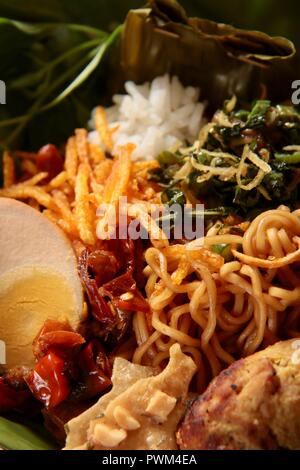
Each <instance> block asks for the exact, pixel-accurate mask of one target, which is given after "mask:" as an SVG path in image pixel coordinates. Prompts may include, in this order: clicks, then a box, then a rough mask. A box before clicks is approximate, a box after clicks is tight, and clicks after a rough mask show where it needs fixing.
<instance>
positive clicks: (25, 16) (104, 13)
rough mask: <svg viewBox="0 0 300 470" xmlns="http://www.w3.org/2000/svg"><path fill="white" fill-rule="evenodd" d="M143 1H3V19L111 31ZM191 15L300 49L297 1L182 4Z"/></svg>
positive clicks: (222, 0)
mask: <svg viewBox="0 0 300 470" xmlns="http://www.w3.org/2000/svg"><path fill="white" fill-rule="evenodd" d="M144 3H145V2H143V1H140V0H83V1H81V0H42V1H41V0H27V1H26V2H24V0H0V16H9V17H12V18H15V19H20V20H27V21H61V22H74V23H83V24H90V25H94V26H97V27H101V28H103V29H107V28H112V27H113V26H114V25H115V24H116V23H119V22H121V21H123V20H124V17H125V15H126V12H127V11H128V9H129V8H138V7H140V6H142V5H143V4H144ZM180 3H181V4H182V5H183V6H184V7H185V8H186V10H187V12H188V14H189V15H195V16H201V17H204V18H208V19H212V20H215V21H221V22H224V23H230V24H233V25H234V26H239V27H242V28H247V29H259V30H263V31H265V32H267V33H269V34H274V35H283V36H287V37H288V38H289V39H292V40H293V41H295V43H296V44H297V45H299V46H300V29H299V13H300V4H299V1H298V0H285V1H284V2H283V1H282V0H247V1H243V0H230V1H228V0H181V2H180Z"/></svg>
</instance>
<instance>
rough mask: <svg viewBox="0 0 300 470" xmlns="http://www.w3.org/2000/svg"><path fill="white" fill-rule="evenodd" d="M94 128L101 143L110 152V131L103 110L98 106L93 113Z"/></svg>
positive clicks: (111, 145)
mask: <svg viewBox="0 0 300 470" xmlns="http://www.w3.org/2000/svg"><path fill="white" fill-rule="evenodd" d="M95 127H96V130H97V132H98V134H99V136H100V139H101V142H102V143H103V144H104V145H105V147H106V148H107V150H108V151H109V152H111V151H112V149H113V141H112V131H111V130H110V129H109V127H108V122H107V118H106V113H105V109H104V108H102V107H101V106H98V107H97V108H96V111H95Z"/></svg>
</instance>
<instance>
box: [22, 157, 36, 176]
mask: <svg viewBox="0 0 300 470" xmlns="http://www.w3.org/2000/svg"><path fill="white" fill-rule="evenodd" d="M21 168H22V171H23V173H28V174H29V175H32V176H33V175H36V174H37V167H36V164H35V163H34V162H33V161H32V160H30V159H29V158H28V159H24V160H22V161H21Z"/></svg>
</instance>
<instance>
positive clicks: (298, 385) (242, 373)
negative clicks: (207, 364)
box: [177, 340, 300, 450]
mask: <svg viewBox="0 0 300 470" xmlns="http://www.w3.org/2000/svg"><path fill="white" fill-rule="evenodd" d="M297 347H300V342H299V341H295V340H290V341H284V342H280V343H276V344H275V345H273V346H270V347H268V348H267V349H265V350H263V351H260V352H258V353H256V354H254V355H252V356H249V357H248V358H246V359H241V360H239V361H237V362H235V363H234V364H232V365H231V366H230V367H229V368H228V369H227V370H224V371H223V372H222V373H221V374H220V375H219V376H218V377H216V378H215V379H214V380H213V382H212V383H211V384H210V385H209V387H208V389H207V390H206V392H205V393H204V394H203V395H201V396H200V397H199V398H197V399H196V400H195V401H194V402H193V404H192V405H191V406H190V408H189V410H188V411H187V413H186V415H185V418H184V420H183V423H182V424H181V426H180V428H179V430H178V432H177V443H178V445H179V447H180V449H181V450H186V449H192V450H196V449H199V450H244V449H251V450H252V449H253V450H270V449H300V361H298V360H297V359H298V358H299V357H300V351H299V350H298V351H297ZM298 353H299V354H298ZM297 354H298V356H297Z"/></svg>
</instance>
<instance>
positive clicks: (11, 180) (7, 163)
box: [3, 151, 16, 188]
mask: <svg viewBox="0 0 300 470" xmlns="http://www.w3.org/2000/svg"><path fill="white" fill-rule="evenodd" d="M15 181H16V175H15V164H14V159H13V158H12V156H11V155H10V154H9V153H8V152H7V151H5V152H4V153H3V186H4V188H9V186H11V185H12V184H15Z"/></svg>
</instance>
